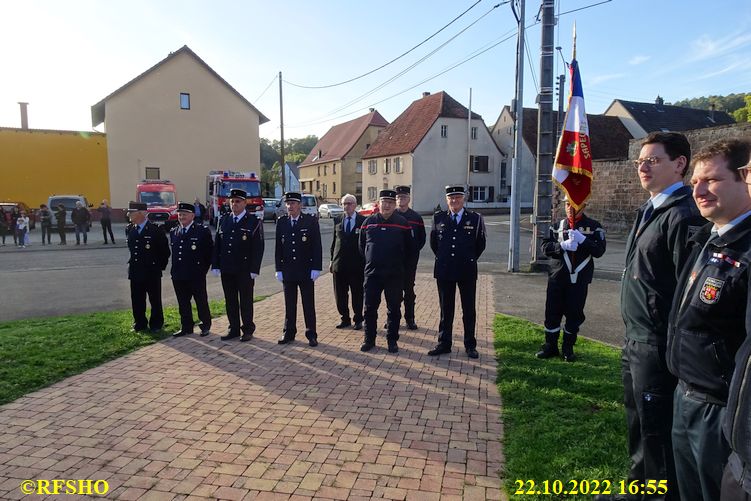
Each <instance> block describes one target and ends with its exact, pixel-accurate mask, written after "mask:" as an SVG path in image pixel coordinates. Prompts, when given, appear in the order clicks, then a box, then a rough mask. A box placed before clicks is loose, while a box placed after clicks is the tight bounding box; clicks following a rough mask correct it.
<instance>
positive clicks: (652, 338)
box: [621, 132, 706, 499]
mask: <svg viewBox="0 0 751 501" xmlns="http://www.w3.org/2000/svg"><path fill="white" fill-rule="evenodd" d="M690 161H691V146H690V145H689V143H688V140H687V139H686V137H685V136H683V135H682V134H678V133H675V132H653V133H651V134H650V135H649V136H647V137H646V138H645V139H644V141H643V142H642V148H641V152H640V154H639V159H638V160H635V161H634V164H635V167H636V169H637V173H638V175H639V181H640V182H641V185H642V188H644V189H645V190H646V191H648V192H649V195H650V199H649V200H648V201H647V203H646V204H644V205H643V206H642V207H641V208H640V209H639V211H638V213H637V216H636V220H635V221H634V226H633V228H632V230H631V233H630V234H629V237H628V241H627V243H626V265H625V268H624V270H623V280H622V281H621V313H622V315H623V321H624V323H625V324H626V338H625V340H624V346H623V354H622V358H621V360H622V376H623V386H624V403H625V406H626V421H627V426H628V435H629V436H628V444H629V454H630V456H631V468H630V470H629V474H628V481H629V482H630V481H635V480H636V481H638V482H645V483H646V482H647V481H648V480H655V481H660V480H667V481H668V491H667V494H666V495H665V496H664V497H663V499H679V497H678V487H677V484H676V478H675V464H674V461H673V448H672V444H671V439H670V432H671V427H672V416H673V391H674V390H675V386H676V379H675V377H674V376H673V375H672V374H670V372H669V371H668V369H667V366H666V365H665V345H666V343H667V327H668V316H669V314H670V305H671V302H672V299H673V293H674V291H675V288H676V284H677V281H678V277H679V276H680V273H681V270H682V268H683V265H684V264H685V262H686V259H687V258H688V254H689V248H688V246H687V245H686V242H687V240H688V239H689V238H690V237H691V236H692V234H693V233H695V232H696V231H697V230H698V229H699V227H700V226H702V225H703V224H704V223H705V222H706V221H704V219H703V218H702V217H701V216H700V215H699V211H698V209H697V208H696V203H694V200H693V198H692V196H691V188H689V187H688V186H684V184H683V177H684V176H685V174H686V171H687V170H688V166H689V162H690Z"/></svg>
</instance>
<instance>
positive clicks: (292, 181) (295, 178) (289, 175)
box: [274, 162, 302, 198]
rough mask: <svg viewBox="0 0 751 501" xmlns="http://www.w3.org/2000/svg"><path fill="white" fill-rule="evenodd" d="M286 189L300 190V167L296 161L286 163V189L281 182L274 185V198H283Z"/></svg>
mask: <svg viewBox="0 0 751 501" xmlns="http://www.w3.org/2000/svg"><path fill="white" fill-rule="evenodd" d="M285 191H294V192H300V191H302V189H301V188H300V169H299V166H298V164H296V163H294V162H285V163H284V190H282V185H281V183H278V184H277V185H276V186H274V198H282V196H283V195H284V192H285Z"/></svg>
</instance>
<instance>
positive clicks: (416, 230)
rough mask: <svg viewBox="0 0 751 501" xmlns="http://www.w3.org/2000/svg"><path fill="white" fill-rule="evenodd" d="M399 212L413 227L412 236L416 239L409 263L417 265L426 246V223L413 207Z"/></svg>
mask: <svg viewBox="0 0 751 501" xmlns="http://www.w3.org/2000/svg"><path fill="white" fill-rule="evenodd" d="M397 214H399V215H400V216H402V217H403V218H404V219H406V220H407V223H409V227H410V228H411V229H412V238H414V240H415V245H414V252H413V253H412V255H411V256H410V261H409V264H410V265H411V266H417V262H418V261H419V260H420V251H421V250H422V248H423V247H425V239H426V236H425V223H424V222H423V220H422V216H421V215H420V214H418V213H417V212H415V211H414V210H412V209H407V210H406V211H404V212H398V211H397Z"/></svg>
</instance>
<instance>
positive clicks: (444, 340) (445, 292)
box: [436, 279, 477, 350]
mask: <svg viewBox="0 0 751 501" xmlns="http://www.w3.org/2000/svg"><path fill="white" fill-rule="evenodd" d="M436 283H437V284H438V301H439V302H440V305H441V322H440V324H439V325H438V344H439V345H441V346H445V347H447V348H451V345H452V343H453V339H452V338H453V330H454V310H455V306H456V304H455V303H456V288H457V287H459V297H460V299H461V302H462V323H463V325H464V349H465V350H469V349H475V348H477V339H476V338H475V323H476V319H477V310H476V309H475V298H476V295H477V280H475V279H472V280H460V281H458V282H457V281H454V280H439V279H437V280H436Z"/></svg>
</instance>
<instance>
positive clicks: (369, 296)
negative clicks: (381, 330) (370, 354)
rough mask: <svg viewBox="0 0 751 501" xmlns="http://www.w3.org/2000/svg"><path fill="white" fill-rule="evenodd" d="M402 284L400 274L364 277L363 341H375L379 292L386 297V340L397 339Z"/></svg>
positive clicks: (400, 315) (400, 313)
mask: <svg viewBox="0 0 751 501" xmlns="http://www.w3.org/2000/svg"><path fill="white" fill-rule="evenodd" d="M403 285H404V277H403V276H402V275H401V274H399V275H386V276H383V275H368V276H367V277H365V315H364V317H365V342H367V343H375V338H376V331H377V330H378V307H379V306H380V305H381V293H383V295H384V296H385V298H386V341H387V342H388V343H389V344H391V343H396V342H397V341H398V340H399V321H400V320H401V319H402V312H401V311H400V310H401V306H402V287H403Z"/></svg>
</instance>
